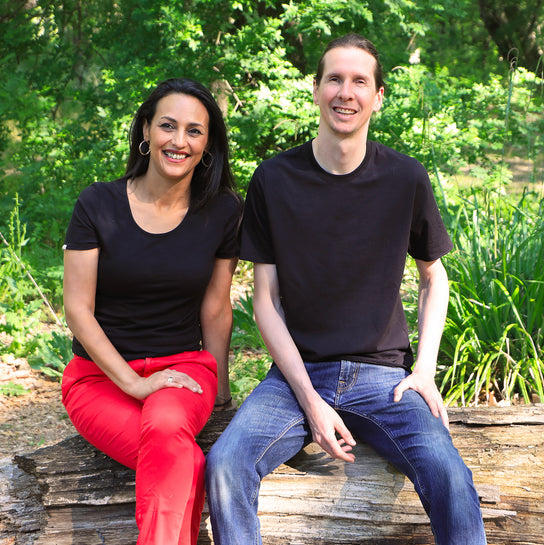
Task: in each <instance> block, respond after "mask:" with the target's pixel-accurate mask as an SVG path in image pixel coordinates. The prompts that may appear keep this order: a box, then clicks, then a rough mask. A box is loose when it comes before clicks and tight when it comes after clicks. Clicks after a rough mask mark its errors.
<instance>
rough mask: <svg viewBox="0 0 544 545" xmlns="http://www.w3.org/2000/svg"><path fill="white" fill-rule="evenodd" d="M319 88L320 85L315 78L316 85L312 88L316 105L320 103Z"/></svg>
mask: <svg viewBox="0 0 544 545" xmlns="http://www.w3.org/2000/svg"><path fill="white" fill-rule="evenodd" d="M318 89H319V85H318V83H317V81H316V80H315V79H314V85H313V89H312V95H313V100H314V104H315V105H316V106H318V105H319V103H318V100H317V90H318Z"/></svg>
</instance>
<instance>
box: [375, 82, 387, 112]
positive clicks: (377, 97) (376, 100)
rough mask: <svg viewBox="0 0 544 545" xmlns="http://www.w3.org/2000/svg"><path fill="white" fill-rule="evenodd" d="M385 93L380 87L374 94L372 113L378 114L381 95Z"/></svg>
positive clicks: (381, 99)
mask: <svg viewBox="0 0 544 545" xmlns="http://www.w3.org/2000/svg"><path fill="white" fill-rule="evenodd" d="M384 92H385V89H384V88H383V87H380V88H379V89H378V92H377V93H376V97H375V98H374V106H373V107H372V111H373V112H379V111H380V110H381V108H382V105H383V94H384Z"/></svg>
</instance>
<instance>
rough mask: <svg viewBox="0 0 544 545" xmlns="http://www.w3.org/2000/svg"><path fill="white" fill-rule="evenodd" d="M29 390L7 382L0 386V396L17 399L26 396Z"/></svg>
mask: <svg viewBox="0 0 544 545" xmlns="http://www.w3.org/2000/svg"><path fill="white" fill-rule="evenodd" d="M28 392H29V390H26V389H25V388H23V386H21V385H20V384H15V383H14V382H7V383H5V384H0V395H3V396H8V397H17V396H22V395H25V394H28Z"/></svg>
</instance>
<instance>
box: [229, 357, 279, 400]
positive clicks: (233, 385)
mask: <svg viewBox="0 0 544 545" xmlns="http://www.w3.org/2000/svg"><path fill="white" fill-rule="evenodd" d="M271 364H272V359H271V358H270V356H269V355H268V354H265V353H258V352H257V353H250V354H249V355H248V354H247V353H244V352H235V354H234V360H233V361H232V362H231V363H230V372H229V374H230V389H231V392H232V397H233V398H234V399H235V400H236V402H237V403H238V404H240V403H242V401H244V399H245V398H246V397H247V396H248V395H249V394H250V393H251V392H252V391H253V389H254V388H255V387H256V386H257V385H258V384H259V382H261V380H263V378H264V377H265V376H266V373H268V370H269V369H270V365H271Z"/></svg>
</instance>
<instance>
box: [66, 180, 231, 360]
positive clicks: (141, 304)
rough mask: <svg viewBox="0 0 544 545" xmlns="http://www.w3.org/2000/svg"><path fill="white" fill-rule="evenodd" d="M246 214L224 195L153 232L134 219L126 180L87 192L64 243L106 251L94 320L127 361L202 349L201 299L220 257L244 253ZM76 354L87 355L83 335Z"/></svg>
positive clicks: (69, 246) (75, 347) (101, 262)
mask: <svg viewBox="0 0 544 545" xmlns="http://www.w3.org/2000/svg"><path fill="white" fill-rule="evenodd" d="M240 214H241V207H240V204H239V201H238V199H237V198H236V197H235V196H234V195H232V194H230V193H227V192H223V193H220V194H218V195H217V196H216V197H215V198H213V199H212V201H211V202H209V203H208V204H207V205H206V206H205V207H204V208H203V209H201V210H198V211H196V212H193V211H191V210H189V211H188V212H187V214H186V216H185V218H184V219H183V221H182V222H181V223H180V224H179V225H178V226H177V227H176V228H174V229H173V230H171V231H169V232H167V233H161V234H153V233H148V232H146V231H144V230H143V229H142V228H140V227H139V226H138V225H137V223H136V222H135V220H134V218H133V216H132V213H131V210H130V206H129V201H128V196H127V184H126V179H125V178H122V179H119V180H115V181H113V182H107V183H103V182H97V183H94V184H92V185H91V186H89V187H87V188H86V189H84V190H83V191H82V192H81V194H80V196H79V198H78V200H77V202H76V205H75V207H74V212H73V215H72V219H71V221H70V224H69V226H68V230H67V233H66V238H65V245H64V248H65V249H68V250H88V249H92V248H99V249H100V255H99V260H98V279H97V287H96V304H95V317H96V319H97V321H98V323H99V324H100V326H101V327H102V328H103V330H104V332H105V333H106V335H107V336H108V338H109V339H110V341H111V342H112V343H113V345H114V346H115V348H116V349H117V350H118V351H119V353H120V354H121V355H122V356H123V357H124V358H125V359H126V360H131V359H138V358H144V357H159V356H167V355H171V354H176V353H179V352H184V351H188V350H199V349H200V347H201V346H200V345H201V332H200V322H199V319H200V318H199V315H200V304H201V301H202V297H203V295H204V292H205V290H206V287H207V285H208V282H209V280H210V277H211V274H212V270H213V266H214V261H215V258H232V257H236V256H237V255H238V251H239V248H238V237H237V231H238V225H239V220H240ZM73 351H74V353H75V354H77V355H79V356H82V357H84V358H89V356H88V355H87V353H86V352H85V350H84V348H83V347H82V346H81V344H80V343H79V341H78V340H77V339H74V342H73Z"/></svg>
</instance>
